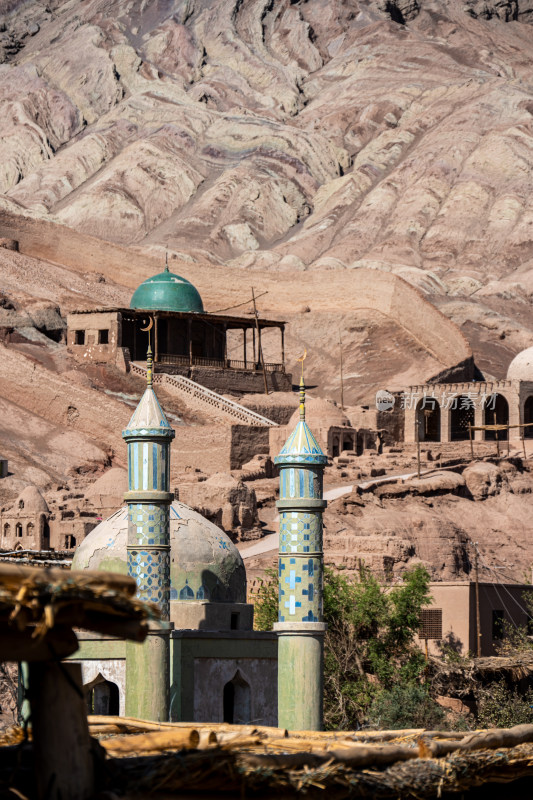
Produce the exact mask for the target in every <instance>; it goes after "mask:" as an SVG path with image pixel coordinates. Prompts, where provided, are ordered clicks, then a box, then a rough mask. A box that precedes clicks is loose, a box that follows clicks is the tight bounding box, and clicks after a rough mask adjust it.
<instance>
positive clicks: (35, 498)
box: [13, 486, 50, 514]
mask: <svg viewBox="0 0 533 800" xmlns="http://www.w3.org/2000/svg"><path fill="white" fill-rule="evenodd" d="M13 508H16V509H21V510H22V509H24V511H25V513H26V514H40V513H41V512H43V511H44V512H45V513H48V512H49V510H50V509H49V508H48V505H47V503H46V500H45V499H44V497H43V496H42V494H41V493H40V491H39V489H37V487H36V486H26V488H25V489H24V490H23V491H22V492H21V493H20V494H19V496H18V497H17V499H16V500H15V504H14V506H13Z"/></svg>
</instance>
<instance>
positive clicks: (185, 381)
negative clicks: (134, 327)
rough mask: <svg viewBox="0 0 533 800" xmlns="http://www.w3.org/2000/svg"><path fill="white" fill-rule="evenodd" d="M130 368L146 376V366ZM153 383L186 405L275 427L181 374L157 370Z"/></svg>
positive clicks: (273, 423)
mask: <svg viewBox="0 0 533 800" xmlns="http://www.w3.org/2000/svg"><path fill="white" fill-rule="evenodd" d="M130 370H131V371H132V372H133V373H134V374H136V375H140V376H142V377H143V378H144V377H146V367H144V366H142V365H141V364H138V363H135V362H132V363H131V364H130ZM153 381H154V384H158V385H160V386H162V387H163V388H164V389H165V390H166V391H168V392H170V393H172V394H174V395H176V396H179V397H181V398H183V399H184V400H185V401H186V403H187V405H190V406H193V407H196V408H198V409H200V410H201V411H206V412H208V413H209V414H211V415H215V416H217V417H219V418H220V417H222V418H224V419H226V420H228V419H229V420H231V421H232V422H238V423H240V424H241V425H259V426H262V427H272V428H274V427H277V423H276V422H273V421H272V420H270V419H267V417H263V416H262V415H261V414H257V413H256V412H255V411H251V410H250V409H249V408H245V407H244V406H241V405H240V404H239V403H235V402H234V401H233V400H228V399H227V398H226V397H222V395H220V394H217V392H213V391H212V390H211V389H207V388H206V387H205V386H202V385H201V384H199V383H196V381H191V380H190V379H189V378H185V377H183V375H168V374H167V373H165V372H157V373H156V374H155V375H154V376H153Z"/></svg>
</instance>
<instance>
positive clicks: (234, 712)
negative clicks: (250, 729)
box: [223, 670, 252, 725]
mask: <svg viewBox="0 0 533 800" xmlns="http://www.w3.org/2000/svg"><path fill="white" fill-rule="evenodd" d="M223 704H224V722H228V723H229V724H230V725H246V724H247V723H249V722H251V721H252V692H251V690H250V684H249V683H247V682H246V681H245V680H244V678H243V676H242V674H241V671H240V670H237V672H236V673H235V675H234V677H233V678H232V680H231V681H228V683H226V685H225V686H224V695H223Z"/></svg>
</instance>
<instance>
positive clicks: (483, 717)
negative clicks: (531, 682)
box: [477, 680, 533, 728]
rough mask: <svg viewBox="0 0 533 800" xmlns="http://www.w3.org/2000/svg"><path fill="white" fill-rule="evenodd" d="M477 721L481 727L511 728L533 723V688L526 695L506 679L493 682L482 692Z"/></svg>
mask: <svg viewBox="0 0 533 800" xmlns="http://www.w3.org/2000/svg"><path fill="white" fill-rule="evenodd" d="M477 723H478V725H479V727H481V728H511V727H512V726H513V725H520V724H523V723H528V724H532V723H533V688H532V687H529V689H528V690H527V692H526V693H525V694H524V695H521V694H520V693H519V692H518V691H517V690H516V688H513V689H510V688H509V687H508V686H507V684H506V683H505V681H503V680H501V681H498V682H495V683H491V684H489V685H488V686H486V687H485V689H483V690H482V691H481V692H480V695H479V699H478V717H477Z"/></svg>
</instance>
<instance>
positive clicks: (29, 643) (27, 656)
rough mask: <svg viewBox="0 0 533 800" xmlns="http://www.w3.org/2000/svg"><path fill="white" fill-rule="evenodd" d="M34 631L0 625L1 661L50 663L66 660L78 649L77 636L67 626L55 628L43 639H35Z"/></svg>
mask: <svg viewBox="0 0 533 800" xmlns="http://www.w3.org/2000/svg"><path fill="white" fill-rule="evenodd" d="M33 630H34V629H33V628H27V629H26V630H25V631H20V630H18V629H17V628H13V627H12V626H10V625H7V624H6V623H5V622H2V623H0V661H48V660H53V659H54V658H66V657H67V656H70V655H72V653H75V652H76V650H77V649H78V640H77V638H76V634H75V633H74V632H73V631H72V629H71V628H69V627H67V626H56V627H54V628H53V629H52V630H50V631H48V633H47V634H46V636H45V637H44V638H42V639H35V638H33V637H32V633H33Z"/></svg>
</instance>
